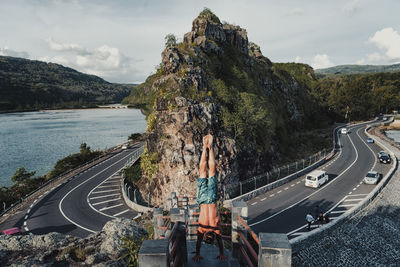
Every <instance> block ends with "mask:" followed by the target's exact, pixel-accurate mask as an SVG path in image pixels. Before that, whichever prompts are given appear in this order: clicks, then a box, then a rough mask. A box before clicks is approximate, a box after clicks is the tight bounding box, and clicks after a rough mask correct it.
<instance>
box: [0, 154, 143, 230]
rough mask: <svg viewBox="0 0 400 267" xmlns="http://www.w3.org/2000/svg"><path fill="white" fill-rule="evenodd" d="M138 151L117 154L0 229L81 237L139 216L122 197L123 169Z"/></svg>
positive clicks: (51, 192)
mask: <svg viewBox="0 0 400 267" xmlns="http://www.w3.org/2000/svg"><path fill="white" fill-rule="evenodd" d="M136 149H137V147H132V148H130V149H127V150H122V151H121V152H119V153H117V154H115V155H114V156H112V157H111V158H109V159H107V160H105V161H102V162H101V163H99V164H97V165H96V166H94V167H92V168H90V169H87V170H86V171H84V172H83V173H80V174H79V175H76V176H74V177H73V178H72V179H71V180H69V181H66V182H64V183H62V184H60V185H59V186H56V187H53V188H51V189H50V190H49V191H47V192H45V193H44V194H43V195H41V196H39V197H38V198H36V199H35V200H33V202H32V203H31V204H30V205H28V207H27V208H26V209H24V210H22V211H21V212H18V213H17V214H15V215H14V216H12V217H11V218H10V219H8V220H7V221H6V222H4V223H2V224H1V225H0V229H7V228H10V227H15V226H17V227H19V228H20V229H21V230H22V232H31V233H34V234H46V233H49V232H59V233H64V234H70V235H73V236H78V237H86V236H87V235H89V234H91V233H94V232H97V231H100V230H101V229H102V228H103V226H104V225H105V224H106V222H107V221H109V220H111V219H113V218H117V217H126V218H134V217H135V216H137V215H138V214H137V213H136V212H134V211H132V210H130V209H129V208H128V207H127V206H126V205H125V203H124V201H123V200H122V197H121V194H122V193H121V192H122V191H121V189H120V186H121V178H120V176H119V175H118V172H119V171H120V170H121V169H122V168H123V167H124V165H125V163H126V162H127V160H128V159H129V158H130V157H131V156H132V154H133V153H134V152H135V150H136Z"/></svg>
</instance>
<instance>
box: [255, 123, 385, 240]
mask: <svg viewBox="0 0 400 267" xmlns="http://www.w3.org/2000/svg"><path fill="white" fill-rule="evenodd" d="M365 127H366V124H361V125H355V126H350V127H349V128H348V129H349V130H350V132H349V133H348V134H343V135H342V134H339V133H336V134H337V138H338V144H339V151H338V153H337V154H336V156H335V157H334V158H333V159H332V160H330V161H328V162H327V163H326V164H324V165H322V166H320V167H319V168H318V169H322V170H325V171H327V173H328V174H329V181H328V183H326V184H324V185H323V186H321V188H317V189H314V188H309V187H305V185H304V183H305V181H304V179H305V176H302V177H299V178H297V179H295V180H293V181H291V182H290V183H287V184H284V185H282V186H280V187H278V188H275V189H274V190H272V191H268V192H266V193H265V194H262V195H260V196H257V197H256V198H253V199H251V200H249V201H247V204H248V207H249V211H248V212H249V214H248V215H249V220H248V224H249V225H250V226H251V228H252V229H253V230H254V231H255V232H256V233H258V232H270V233H286V234H288V237H289V239H292V238H294V237H296V236H299V235H301V234H303V233H304V232H305V231H306V229H305V216H306V214H307V213H308V212H312V214H313V216H314V217H315V214H314V210H315V207H316V205H319V207H320V209H321V210H322V211H323V212H326V211H331V217H332V218H333V219H334V217H337V216H340V215H341V214H342V213H344V212H345V211H346V210H348V209H350V208H351V207H353V206H354V205H356V204H357V203H358V202H360V201H361V200H362V199H363V198H365V197H366V195H367V194H368V193H369V192H370V191H371V190H372V189H373V188H374V186H375V185H365V184H363V183H362V180H363V178H364V176H365V174H366V173H367V171H369V170H375V171H378V172H379V173H382V174H383V175H385V174H386V173H387V172H388V171H389V169H390V167H391V164H381V163H379V162H377V161H378V159H377V153H378V151H380V150H382V149H381V148H380V147H379V146H377V145H376V144H375V143H374V144H369V143H366V139H367V136H366V135H365V133H364V130H365ZM313 227H317V225H314V226H313Z"/></svg>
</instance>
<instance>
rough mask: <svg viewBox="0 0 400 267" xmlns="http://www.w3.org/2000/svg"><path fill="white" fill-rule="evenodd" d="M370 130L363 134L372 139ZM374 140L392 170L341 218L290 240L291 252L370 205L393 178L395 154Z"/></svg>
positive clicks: (378, 139)
mask: <svg viewBox="0 0 400 267" xmlns="http://www.w3.org/2000/svg"><path fill="white" fill-rule="evenodd" d="M370 128H371V126H368V127H367V128H366V129H365V133H366V135H367V136H368V137H372V135H371V134H370V133H368V130H369V129H370ZM374 140H375V142H377V143H378V144H379V145H380V146H381V147H382V148H384V149H386V150H387V151H390V155H391V156H392V158H393V159H394V160H393V166H392V168H391V169H390V170H389V172H388V173H387V174H386V175H385V177H384V178H383V179H382V180H381V181H380V183H379V184H378V185H377V186H376V187H375V188H374V190H372V191H371V192H370V193H369V194H368V196H367V197H366V198H365V199H364V200H363V201H361V202H360V203H359V204H358V205H356V206H354V207H353V208H351V209H350V210H348V211H347V212H345V213H344V214H342V215H341V216H339V217H338V218H337V219H335V220H332V221H331V222H329V224H325V225H322V226H321V227H319V228H318V229H316V230H313V231H311V232H309V233H307V234H304V235H301V236H299V237H296V238H293V239H292V240H290V243H291V244H292V248H293V252H297V251H298V250H299V249H300V246H299V243H300V242H301V241H303V240H306V239H307V238H309V237H311V236H314V235H317V234H320V233H322V232H323V231H325V230H327V229H329V228H332V227H333V226H335V225H337V224H339V223H340V222H342V221H343V220H344V219H346V218H347V217H349V216H352V215H354V214H356V213H357V212H359V211H360V210H362V209H363V208H365V207H366V206H367V205H368V204H369V203H371V202H372V201H373V200H374V199H375V197H376V196H377V195H378V194H379V193H380V192H381V191H382V189H383V188H384V187H385V186H386V184H387V183H388V182H389V180H390V178H391V177H392V176H393V174H394V173H395V172H396V170H397V168H398V161H397V157H396V156H395V154H394V153H393V151H392V148H388V147H387V146H386V145H385V144H384V142H385V141H383V140H382V139H381V138H379V137H377V136H374Z"/></svg>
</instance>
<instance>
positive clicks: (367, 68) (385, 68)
mask: <svg viewBox="0 0 400 267" xmlns="http://www.w3.org/2000/svg"><path fill="white" fill-rule="evenodd" d="M397 71H400V64H393V65H339V66H334V67H331V68H326V69H316V70H315V73H317V74H323V75H332V74H359V73H374V72H375V73H376V72H397Z"/></svg>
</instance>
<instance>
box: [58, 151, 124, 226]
mask: <svg viewBox="0 0 400 267" xmlns="http://www.w3.org/2000/svg"><path fill="white" fill-rule="evenodd" d="M129 156H131V154H127V155H126V156H125V157H123V158H121V159H120V160H118V161H116V162H114V163H113V164H111V165H110V166H108V167H107V168H105V169H104V170H102V171H100V172H98V173H97V174H95V175H93V176H92V177H90V178H88V179H86V180H85V181H83V182H81V183H80V184H78V185H77V186H75V187H74V188H72V189H71V190H70V191H68V193H66V194H65V196H64V197H63V198H62V199H61V201H60V203H59V204H58V209H59V210H60V212H61V214H62V215H63V216H64V218H65V219H67V220H68V221H69V222H70V223H73V224H74V225H76V226H78V227H79V228H82V229H84V230H86V231H88V232H91V233H96V231H93V230H91V229H88V228H86V227H84V226H82V225H80V224H78V223H76V222H74V221H73V220H71V219H70V218H68V217H67V215H65V213H64V211H63V210H62V203H63V201H64V199H65V198H66V197H67V196H68V195H69V194H71V192H72V191H74V190H75V189H77V188H78V187H80V186H81V185H83V184H84V183H87V182H89V181H90V180H92V179H93V178H94V177H96V176H98V175H99V174H101V173H103V172H105V171H106V170H108V169H109V168H111V167H112V166H114V165H116V164H118V163H119V162H121V161H123V160H125V159H126V158H127V157H129ZM118 172H119V170H118Z"/></svg>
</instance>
